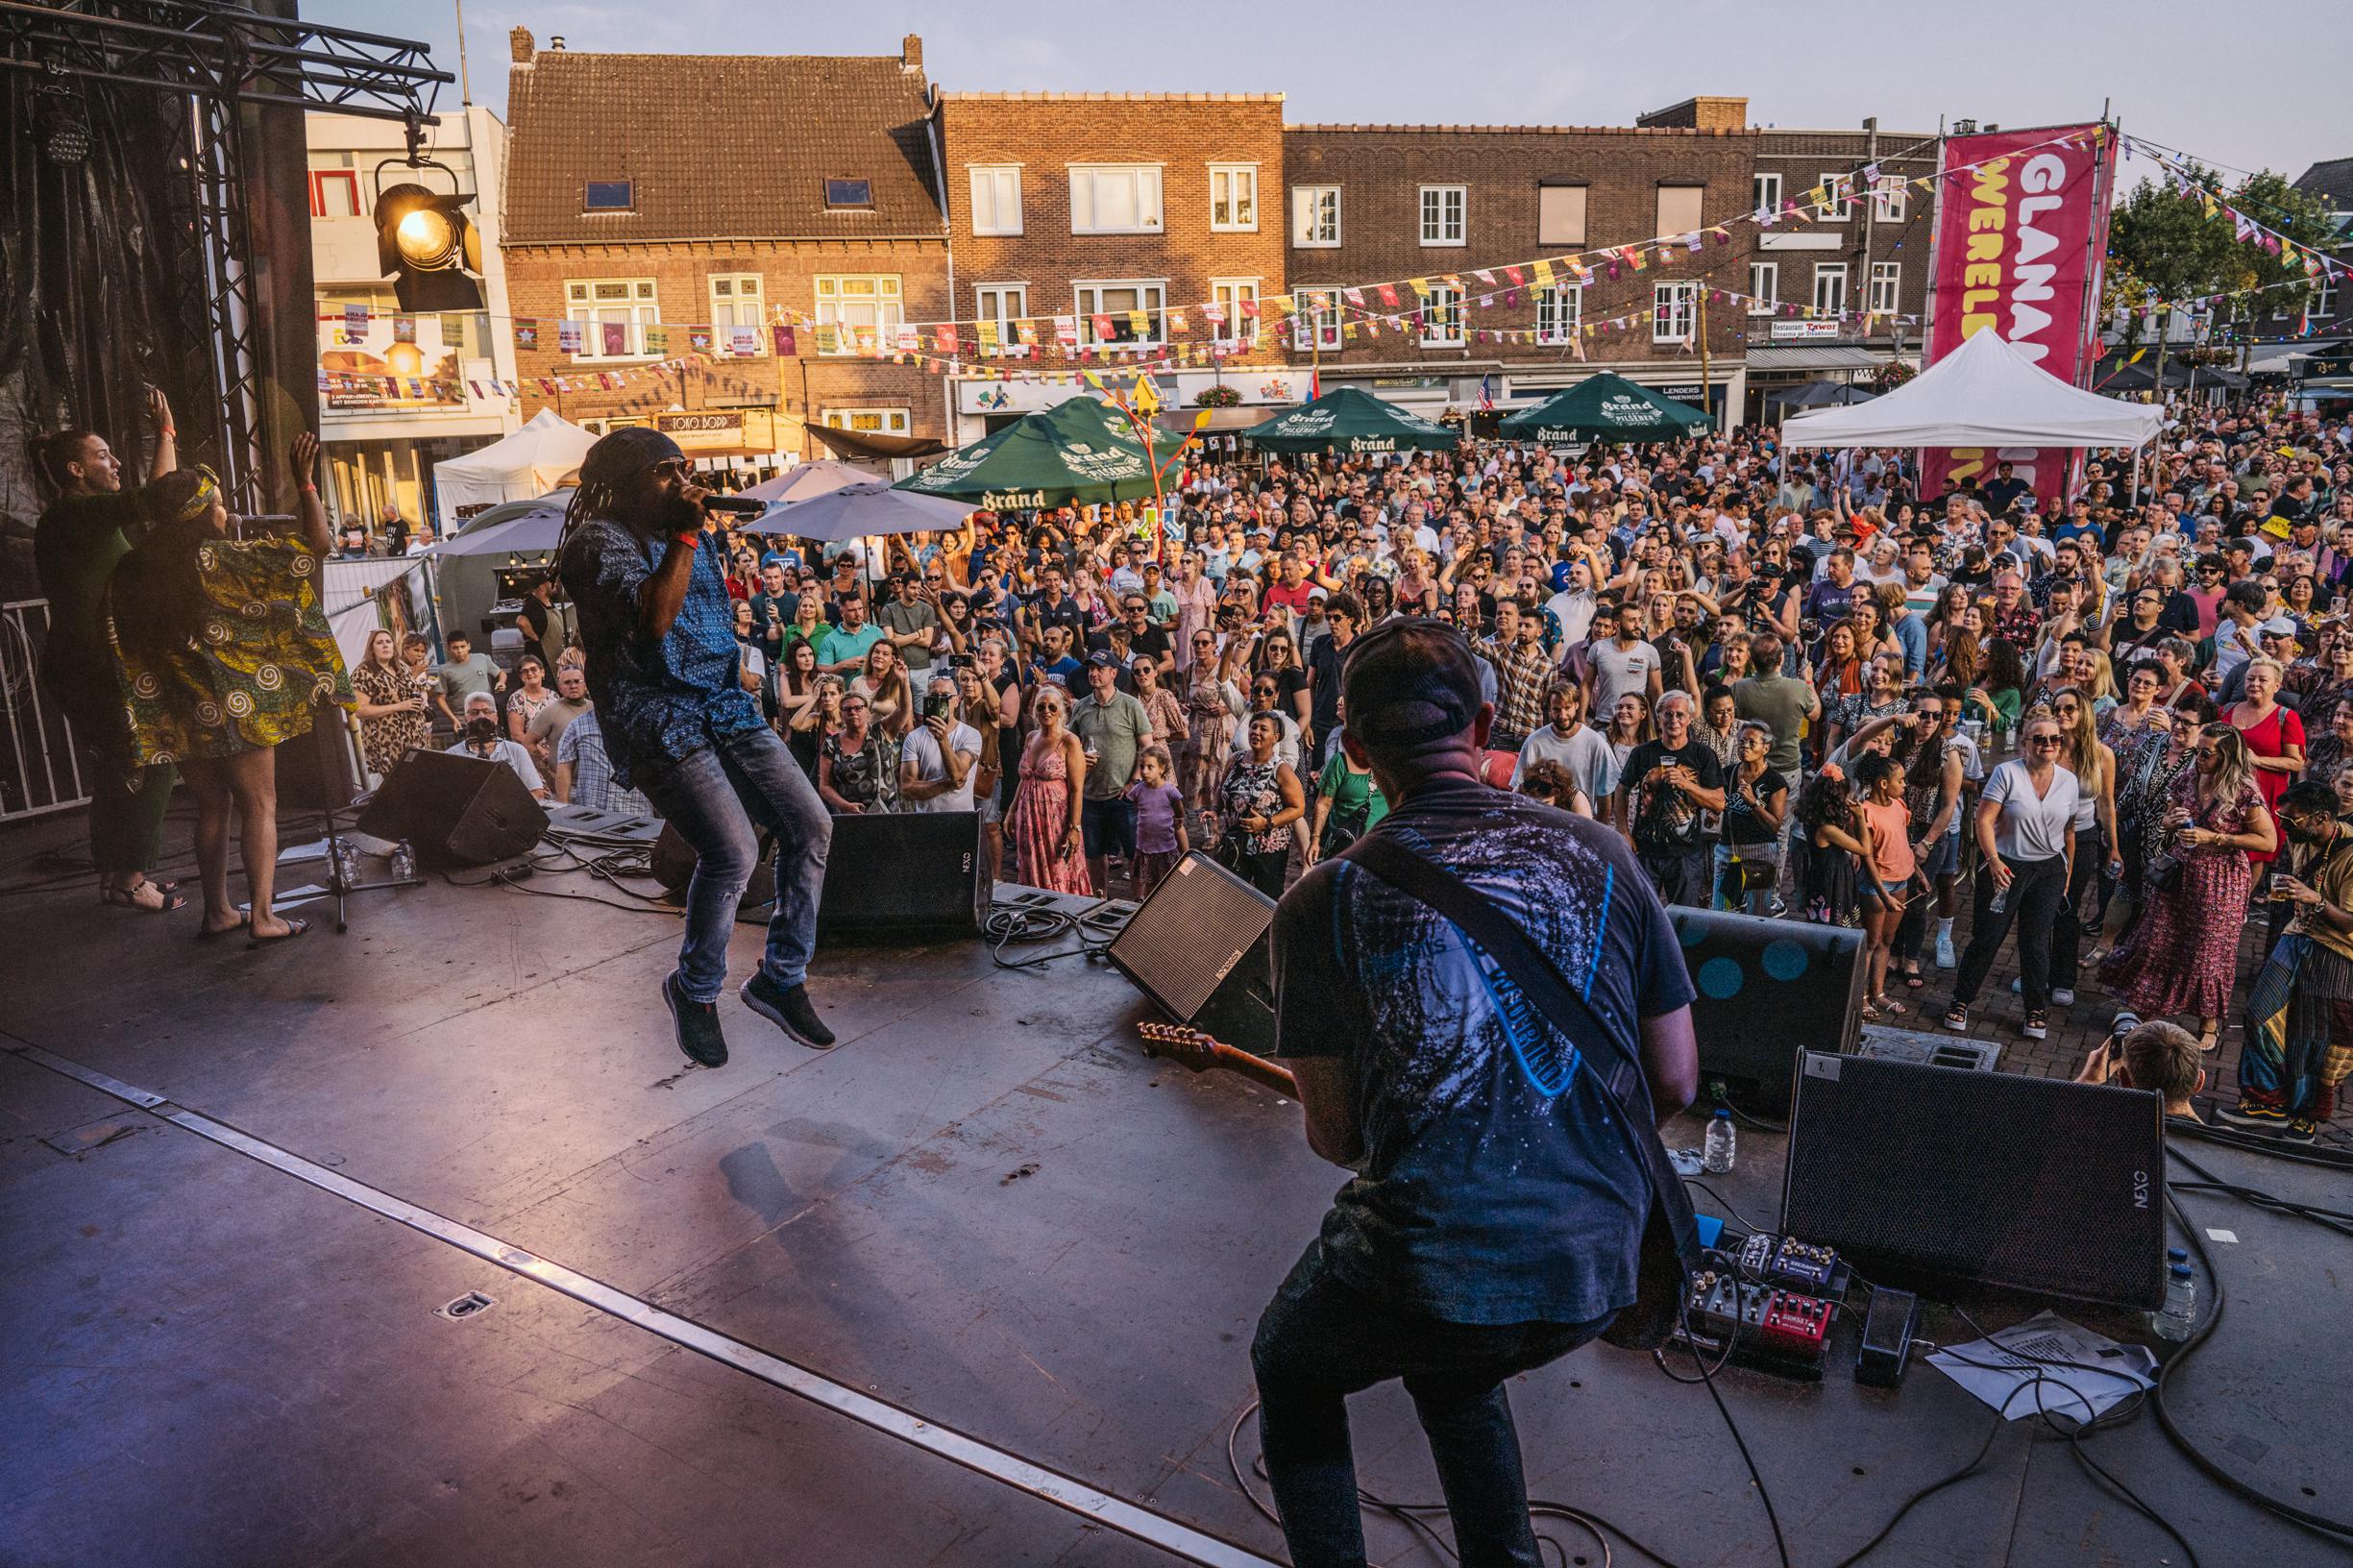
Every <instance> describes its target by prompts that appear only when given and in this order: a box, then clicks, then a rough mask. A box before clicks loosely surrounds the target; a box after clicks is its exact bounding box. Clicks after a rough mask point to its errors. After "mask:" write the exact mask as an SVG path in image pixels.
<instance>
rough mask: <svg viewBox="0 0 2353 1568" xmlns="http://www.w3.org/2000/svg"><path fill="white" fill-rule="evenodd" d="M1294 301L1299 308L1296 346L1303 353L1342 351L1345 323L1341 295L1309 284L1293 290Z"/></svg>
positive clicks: (1294, 334)
mask: <svg viewBox="0 0 2353 1568" xmlns="http://www.w3.org/2000/svg"><path fill="white" fill-rule="evenodd" d="M1291 298H1292V299H1293V300H1295V301H1296V302H1298V306H1299V311H1298V314H1297V315H1296V316H1295V317H1293V319H1292V322H1291V327H1292V339H1293V342H1294V343H1295V344H1296V345H1297V346H1298V347H1299V348H1302V349H1334V350H1336V349H1338V348H1339V347H1340V346H1341V343H1342V341H1343V340H1342V338H1341V336H1340V323H1341V321H1342V320H1343V319H1344V317H1343V315H1342V311H1343V308H1344V307H1343V306H1342V305H1341V304H1340V291H1339V290H1338V289H1336V288H1324V287H1320V286H1318V285H1316V284H1313V283H1308V284H1303V285H1301V286H1299V287H1297V288H1294V289H1293V290H1291Z"/></svg>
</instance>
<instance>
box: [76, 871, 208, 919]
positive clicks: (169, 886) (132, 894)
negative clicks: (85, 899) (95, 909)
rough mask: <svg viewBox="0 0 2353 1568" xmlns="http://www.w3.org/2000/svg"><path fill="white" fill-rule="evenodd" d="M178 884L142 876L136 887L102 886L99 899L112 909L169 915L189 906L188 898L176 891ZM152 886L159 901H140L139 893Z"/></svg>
mask: <svg viewBox="0 0 2353 1568" xmlns="http://www.w3.org/2000/svg"><path fill="white" fill-rule="evenodd" d="M178 886H179V884H178V883H174V882H151V881H148V880H146V879H145V878H141V879H140V881H139V882H138V885H137V886H135V887H129V888H106V887H102V888H100V889H99V890H98V901H99V902H100V903H102V904H104V905H106V906H107V907H108V908H110V909H136V910H143V911H145V912H146V913H147V914H150V915H169V914H170V913H171V912H172V911H174V910H176V909H185V908H187V907H188V901H187V899H186V898H185V897H184V896H182V895H181V894H179V893H178V892H176V891H175V890H176V889H177V888H178ZM150 888H153V889H154V890H155V894H156V898H157V902H155V903H152V904H149V903H142V902H140V900H139V894H142V893H145V892H146V891H147V890H148V889H150Z"/></svg>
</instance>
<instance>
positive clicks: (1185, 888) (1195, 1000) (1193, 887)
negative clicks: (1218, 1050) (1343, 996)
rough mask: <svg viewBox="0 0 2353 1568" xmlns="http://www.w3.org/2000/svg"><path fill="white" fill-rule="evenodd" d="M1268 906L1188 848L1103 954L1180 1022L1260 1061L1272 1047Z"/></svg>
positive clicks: (1271, 909) (1271, 907)
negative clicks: (1186, 853) (1237, 1048)
mask: <svg viewBox="0 0 2353 1568" xmlns="http://www.w3.org/2000/svg"><path fill="white" fill-rule="evenodd" d="M1274 923H1275V901H1274V900H1273V899H1272V898H1269V897H1267V896H1266V895H1265V894H1262V893H1261V892H1259V890H1258V889H1256V888H1254V887H1252V886H1251V885H1250V884H1249V883H1247V882H1245V881H1243V880H1242V879H1241V878H1240V877H1238V876H1236V875H1235V874H1234V873H1233V872H1232V871H1229V870H1226V869H1225V868H1224V867H1222V866H1220V865H1218V864H1217V863H1216V862H1215V861H1213V860H1212V859H1210V857H1209V856H1207V855H1205V854H1202V853H1201V852H1200V851H1198V850H1195V851H1193V852H1192V853H1191V854H1189V855H1187V856H1186V857H1185V858H1184V859H1183V860H1180V861H1178V862H1177V864H1176V869H1175V870H1172V871H1170V872H1169V873H1168V874H1167V875H1166V876H1164V877H1163V878H1161V882H1160V886H1158V887H1156V888H1154V889H1153V890H1152V895H1151V896H1150V897H1148V898H1146V899H1145V900H1144V901H1143V904H1142V907H1140V908H1139V909H1138V910H1137V911H1136V913H1135V914H1133V915H1131V916H1129V917H1128V922H1127V925H1126V927H1125V929H1123V930H1122V931H1120V933H1119V935H1118V937H1117V938H1116V939H1115V941H1114V942H1113V943H1112V944H1111V946H1110V947H1109V948H1108V949H1107V950H1106V956H1108V957H1109V958H1110V959H1111V961H1112V963H1113V964H1114V965H1115V967H1116V968H1118V970H1119V972H1120V973H1121V974H1124V975H1126V976H1127V977H1128V979H1130V980H1131V981H1133V982H1135V984H1136V986H1137V989H1139V990H1140V991H1141V992H1143V993H1144V994H1145V995H1146V996H1149V997H1151V998H1152V1000H1153V1001H1154V1002H1156V1003H1158V1004H1159V1005H1160V1007H1161V1009H1162V1011H1164V1012H1165V1013H1166V1014H1167V1015H1168V1016H1169V1017H1172V1018H1174V1019H1176V1020H1177V1022H1179V1023H1183V1024H1189V1025H1190V1026H1192V1027H1193V1028H1195V1029H1199V1030H1201V1031H1202V1032H1203V1033H1205V1034H1209V1035H1213V1036H1215V1037H1216V1038H1217V1039H1219V1040H1221V1041H1225V1042H1226V1043H1227V1044H1229V1045H1234V1046H1238V1047H1240V1048H1241V1049H1242V1050H1245V1051H1249V1052H1251V1053H1252V1054H1253V1055H1257V1056H1265V1055H1269V1054H1271V1053H1272V1052H1273V1050H1274V1046H1275V992H1274V965H1273V961H1272V959H1271V958H1270V956H1269V953H1268V948H1269V945H1270V939H1271V937H1272V934H1273V931H1274Z"/></svg>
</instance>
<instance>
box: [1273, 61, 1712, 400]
mask: <svg viewBox="0 0 2353 1568" xmlns="http://www.w3.org/2000/svg"><path fill="white" fill-rule="evenodd" d="M1689 107H1691V108H1692V109H1694V110H1695V112H1694V113H1693V114H1692V116H1691V118H1692V121H1693V123H1690V124H1685V125H1673V126H1669V125H1656V126H1640V127H1511V126H1402V125H1297V126H1291V127H1288V128H1287V130H1286V131H1285V133H1284V171H1285V178H1286V180H1287V183H1288V188H1287V191H1286V193H1285V202H1286V216H1287V220H1288V231H1287V234H1288V241H1289V248H1290V257H1289V273H1290V279H1291V287H1292V290H1293V292H1294V294H1296V295H1299V296H1301V297H1303V299H1305V300H1306V301H1307V302H1308V303H1310V304H1312V303H1313V301H1315V300H1317V299H1330V300H1331V301H1332V308H1331V310H1330V311H1329V312H1328V313H1323V314H1317V313H1315V312H1312V311H1311V313H1310V315H1309V317H1308V318H1307V319H1305V320H1303V323H1302V328H1301V332H1300V336H1299V341H1298V344H1297V352H1296V354H1295V357H1296V358H1311V359H1312V360H1313V361H1314V362H1315V363H1316V365H1317V366H1318V369H1319V372H1320V375H1321V379H1322V383H1323V385H1325V386H1326V387H1331V386H1334V385H1338V384H1354V385H1359V386H1363V387H1365V388H1366V389H1368V390H1371V391H1373V392H1376V393H1377V394H1379V395H1380V396H1382V397H1385V398H1388V399H1391V400H1392V401H1395V402H1398V403H1402V404H1408V405H1409V406H1412V407H1414V408H1416V409H1417V411H1420V412H1423V413H1425V414H1429V415H1432V416H1435V415H1437V414H1439V413H1441V412H1443V411H1444V410H1446V409H1449V408H1454V409H1460V410H1464V411H1466V412H1467V411H1470V410H1472V409H1474V408H1475V407H1476V405H1477V402H1478V399H1479V395H1480V387H1481V382H1482V380H1483V379H1484V380H1485V381H1486V385H1487V390H1488V393H1489V395H1490V396H1491V397H1492V398H1493V401H1494V403H1495V405H1496V406H1497V407H1498V408H1499V409H1503V408H1508V407H1512V406H1525V405H1529V404H1534V403H1536V402H1539V401H1541V400H1542V399H1543V398H1544V397H1545V396H1548V395H1549V394H1551V393H1552V392H1554V391H1556V390H1558V389H1559V388H1561V387H1563V386H1566V385H1569V384H1571V383H1573V382H1575V381H1577V380H1581V379H1582V378H1583V377H1585V376H1586V375H1589V374H1590V373H1591V372H1592V371H1594V370H1597V369H1610V370H1615V371H1617V372H1619V373H1620V374H1622V375H1625V376H1628V377H1630V379H1632V380H1638V381H1643V382H1646V383H1649V384H1654V385H1659V386H1662V387H1665V388H1668V389H1670V390H1671V392H1672V395H1675V396H1678V397H1682V398H1687V399H1688V400H1690V401H1691V402H1692V403H1694V404H1697V403H1698V402H1699V400H1700V398H1701V397H1702V396H1703V393H1702V389H1701V383H1702V367H1703V356H1702V353H1701V346H1702V341H1703V339H1702V334H1701V330H1700V329H1701V317H1702V314H1703V299H1704V296H1705V294H1706V291H1707V290H1710V289H1734V290H1741V289H1745V287H1746V285H1747V281H1748V257H1749V252H1750V246H1751V243H1752V238H1753V233H1754V231H1753V228H1752V226H1750V225H1747V224H1745V223H1743V222H1741V221H1739V220H1741V219H1742V218H1744V217H1745V215H1746V214H1747V213H1748V212H1749V210H1750V209H1751V206H1752V203H1751V182H1752V174H1753V172H1754V160H1755V148H1756V139H1757V138H1756V135H1755V133H1754V132H1752V131H1751V130H1750V129H1749V128H1748V126H1747V124H1746V119H1747V101H1746V100H1745V99H1740V98H1729V99H1698V100H1693V101H1692V104H1691V106H1689ZM1720 224H1722V225H1727V226H1728V227H1727V228H1726V231H1725V233H1724V234H1723V235H1722V236H1718V235H1716V234H1714V233H1709V232H1708V231H1710V230H1711V229H1712V228H1713V227H1714V226H1716V225H1720ZM1684 234H1697V235H1699V236H1700V248H1699V249H1698V250H1696V251H1692V250H1688V249H1686V248H1684V247H1683V246H1681V245H1676V246H1674V247H1672V248H1671V250H1670V252H1669V254H1666V255H1663V256H1662V255H1661V254H1659V252H1658V250H1657V249H1656V248H1653V249H1651V250H1649V251H1646V252H1645V253H1644V254H1643V255H1642V257H1641V260H1642V265H1641V266H1640V267H1639V268H1636V267H1635V266H1634V265H1633V264H1632V261H1631V259H1630V258H1623V259H1615V260H1613V259H1612V258H1610V257H1604V256H1597V255H1593V254H1590V253H1594V252H1598V251H1601V250H1604V249H1605V248H1607V247H1613V246H1621V245H1628V244H1630V243H1633V242H1636V241H1644V240H1652V239H1655V238H1658V237H1660V236H1680V235H1684ZM1563 257H1582V258H1583V260H1582V264H1583V265H1584V266H1586V267H1587V268H1588V269H1589V270H1590V280H1589V281H1587V282H1579V281H1578V279H1577V277H1576V275H1575V274H1573V273H1571V272H1570V271H1568V270H1566V269H1564V268H1563V267H1562V266H1561V260H1562V258H1563ZM1539 260H1541V261H1544V262H1545V263H1546V271H1545V272H1539V271H1537V270H1536V269H1535V268H1534V267H1533V265H1532V263H1535V262H1537V261H1539ZM1509 268H1519V269H1521V282H1520V284H1518V285H1517V286H1515V285H1514V284H1513V283H1512V282H1511V279H1510V274H1509V272H1508V271H1507V270H1506V269H1509ZM1546 272H1549V273H1550V277H1549V279H1548V278H1547V277H1546ZM1482 274H1484V275H1485V276H1484V277H1483V276H1481V275H1482ZM1489 278H1492V279H1493V280H1494V282H1488V281H1487V279H1489ZM1417 279H1418V280H1420V281H1421V282H1422V283H1423V284H1424V285H1426V287H1427V290H1428V292H1427V293H1424V292H1422V291H1421V290H1418V289H1416V288H1414V287H1413V286H1412V281H1414V280H1417ZM1383 282H1385V283H1388V284H1389V285H1390V287H1391V292H1392V293H1393V294H1394V296H1395V298H1396V301H1397V303H1396V304H1395V305H1391V304H1389V303H1388V299H1387V297H1386V296H1384V295H1383V294H1381V293H1380V292H1379V290H1378V289H1377V288H1376V287H1375V286H1374V285H1377V284H1379V283H1383ZM1346 288H1354V289H1356V290H1358V292H1359V296H1360V299H1361V305H1359V304H1358V302H1357V300H1356V299H1352V298H1350V297H1349V296H1347V295H1345V294H1337V295H1336V297H1335V293H1336V291H1338V290H1341V289H1346ZM1482 302H1484V303H1482ZM1417 309H1418V310H1419V312H1420V314H1421V324H1420V326H1419V328H1418V330H1417V329H1415V328H1414V327H1413V326H1412V325H1411V324H1410V323H1408V324H1406V325H1405V327H1404V328H1403V330H1400V329H1399V328H1398V327H1395V326H1392V325H1391V324H1390V323H1389V322H1388V321H1387V320H1385V319H1376V320H1373V321H1368V320H1367V319H1366V318H1367V317H1372V318H1386V317H1390V316H1394V315H1396V314H1398V313H1399V312H1400V311H1404V312H1408V313H1410V312H1412V311H1415V310H1417ZM1646 312H1647V313H1648V314H1647V315H1646V314H1644V313H1646ZM1704 314H1705V335H1704V344H1705V351H1706V352H1705V371H1706V380H1707V381H1708V383H1709V384H1710V386H1711V387H1712V389H1713V401H1714V402H1715V404H1717V406H1718V407H1719V408H1720V409H1721V408H1726V407H1728V408H1729V409H1731V410H1732V411H1733V415H1734V417H1737V411H1738V409H1739V408H1740V406H1741V397H1742V391H1743V383H1742V364H1741V347H1742V330H1743V327H1744V325H1745V323H1744V320H1743V317H1742V314H1741V312H1740V311H1739V309H1738V308H1737V307H1736V306H1727V305H1726V304H1724V303H1722V302H1721V301H1708V302H1706V303H1705V305H1704ZM1638 316H1639V317H1641V318H1642V319H1635V318H1636V317H1638ZM1620 321H1624V322H1625V325H1624V326H1622V327H1620V326H1614V325H1612V326H1604V325H1603V324H1605V323H1609V324H1614V323H1617V322H1620ZM1497 334H1502V335H1497Z"/></svg>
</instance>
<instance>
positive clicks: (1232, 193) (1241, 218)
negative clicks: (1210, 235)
mask: <svg viewBox="0 0 2353 1568" xmlns="http://www.w3.org/2000/svg"><path fill="white" fill-rule="evenodd" d="M1258 226H1259V166H1258V165H1257V164H1256V163H1212V164H1211V165H1210V228H1211V229H1212V230H1213V231H1217V232H1221V233H1257V232H1258Z"/></svg>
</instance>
